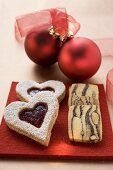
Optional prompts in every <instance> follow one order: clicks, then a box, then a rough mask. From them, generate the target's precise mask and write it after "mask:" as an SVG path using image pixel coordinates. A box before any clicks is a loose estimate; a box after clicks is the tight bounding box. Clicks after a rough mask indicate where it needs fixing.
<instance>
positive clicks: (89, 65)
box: [58, 37, 101, 81]
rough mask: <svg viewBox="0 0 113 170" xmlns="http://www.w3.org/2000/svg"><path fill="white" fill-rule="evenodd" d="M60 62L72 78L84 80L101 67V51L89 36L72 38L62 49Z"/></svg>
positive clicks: (61, 66) (67, 74) (62, 69)
mask: <svg viewBox="0 0 113 170" xmlns="http://www.w3.org/2000/svg"><path fill="white" fill-rule="evenodd" d="M58 64H59V67H60V69H61V71H62V72H63V73H64V74H65V75H66V76H67V77H69V78H70V79H72V80H75V81H83V80H86V79H88V78H90V77H92V76H93V75H94V74H95V73H96V72H97V70H98V69H99V67H100V64H101V53H100V50H99V48H98V46H97V45H96V44H95V42H93V41H92V40H90V39H87V38H82V37H79V38H72V39H71V40H69V41H68V42H67V43H65V44H64V46H63V47H62V49H61V52H60V55H59V58H58Z"/></svg>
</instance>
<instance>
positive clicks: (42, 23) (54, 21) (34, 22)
mask: <svg viewBox="0 0 113 170" xmlns="http://www.w3.org/2000/svg"><path fill="white" fill-rule="evenodd" d="M51 26H53V28H54V31H55V33H58V34H59V35H60V37H61V38H66V37H67V35H68V33H69V31H70V32H71V33H72V34H73V36H74V35H75V34H76V33H77V32H78V30H79V29H80V24H79V23H78V22H77V21H76V20H75V19H74V18H73V17H72V16H71V15H68V14H67V12H66V9H65V8H52V9H45V10H41V11H37V12H34V13H29V14H25V15H22V16H19V17H17V18H16V22H15V37H16V39H17V40H18V41H20V40H22V39H23V38H24V37H25V36H26V35H27V34H28V33H30V32H32V31H35V30H36V31H37V30H38V31H40V30H44V29H46V30H47V29H48V30H49V29H50V28H51Z"/></svg>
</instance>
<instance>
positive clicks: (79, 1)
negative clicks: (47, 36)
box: [0, 0, 113, 170]
mask: <svg viewBox="0 0 113 170" xmlns="http://www.w3.org/2000/svg"><path fill="white" fill-rule="evenodd" d="M50 7H66V8H67V11H68V13H70V14H71V15H73V16H74V17H75V18H76V19H77V20H78V21H79V22H80V23H81V29H80V31H79V33H78V34H77V36H85V37H89V38H91V39H95V41H96V42H97V44H98V45H99V46H100V48H101V52H102V55H103V61H102V65H101V67H100V69H99V71H98V72H97V74H96V75H95V76H94V77H92V78H91V79H90V80H88V82H93V83H104V85H105V81H106V74H107V72H108V70H109V69H110V68H112V67H113V39H111V40H109V39H104V40H103V38H113V0H10V1H7V0H0V120H1V118H2V115H3V110H4V106H5V103H6V100H7V95H8V92H9V88H10V84H11V82H12V80H13V81H20V80H25V79H32V80H35V81H45V80H48V79H56V78H57V79H58V80H63V81H64V82H67V81H69V80H68V79H67V78H66V77H65V76H64V75H63V74H62V73H61V72H60V70H59V69H58V66H57V65H54V66H52V67H51V68H49V69H48V70H47V69H41V68H40V67H38V66H36V65H35V64H34V63H32V62H31V61H30V60H29V59H28V58H27V56H26V54H25V52H24V48H23V45H22V44H19V43H17V42H16V40H15V37H14V21H15V17H16V16H18V15H20V14H24V13H28V12H32V11H37V10H40V9H44V8H50ZM97 39H102V40H97ZM109 109H110V116H111V121H112V124H113V111H112V110H113V108H112V107H111V106H110V105H109ZM0 140H2V139H0ZM3 169H4V170H36V169H38V170H42V169H48V170H49V169H53V170H56V169H57V170H58V169H63V170H68V169H71V170H74V169H80V170H83V169H85V170H91V169H96V170H106V169H109V170H111V169H113V163H112V162H109V163H107V162H99V163H94V162H82V161H81V162H77V161H76V162H67V161H66V162H59V161H56V162H55V161H52V162H51V161H38V160H35V161H33V160H32V161H30V160H29V161H27V160H26V161H25V160H7V159H5V160H0V170H3Z"/></svg>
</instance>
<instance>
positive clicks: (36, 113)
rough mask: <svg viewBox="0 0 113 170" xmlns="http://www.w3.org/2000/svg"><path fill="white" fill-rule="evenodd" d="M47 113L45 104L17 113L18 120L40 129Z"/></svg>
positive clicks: (38, 104)
mask: <svg viewBox="0 0 113 170" xmlns="http://www.w3.org/2000/svg"><path fill="white" fill-rule="evenodd" d="M47 111H48V106H47V103H42V102H40V103H37V104H36V105H35V106H34V107H33V108H32V109H25V110H23V111H21V112H20V113H19V119H20V120H22V121H26V122H28V123H30V124H32V125H33V126H35V127H37V128H40V127H41V125H42V123H43V121H44V118H45V115H46V113H47Z"/></svg>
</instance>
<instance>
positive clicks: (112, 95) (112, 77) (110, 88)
mask: <svg viewBox="0 0 113 170" xmlns="http://www.w3.org/2000/svg"><path fill="white" fill-rule="evenodd" d="M106 95H107V97H108V99H109V101H110V102H111V104H113V69H111V70H110V71H109V72H108V74H107V79H106Z"/></svg>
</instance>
